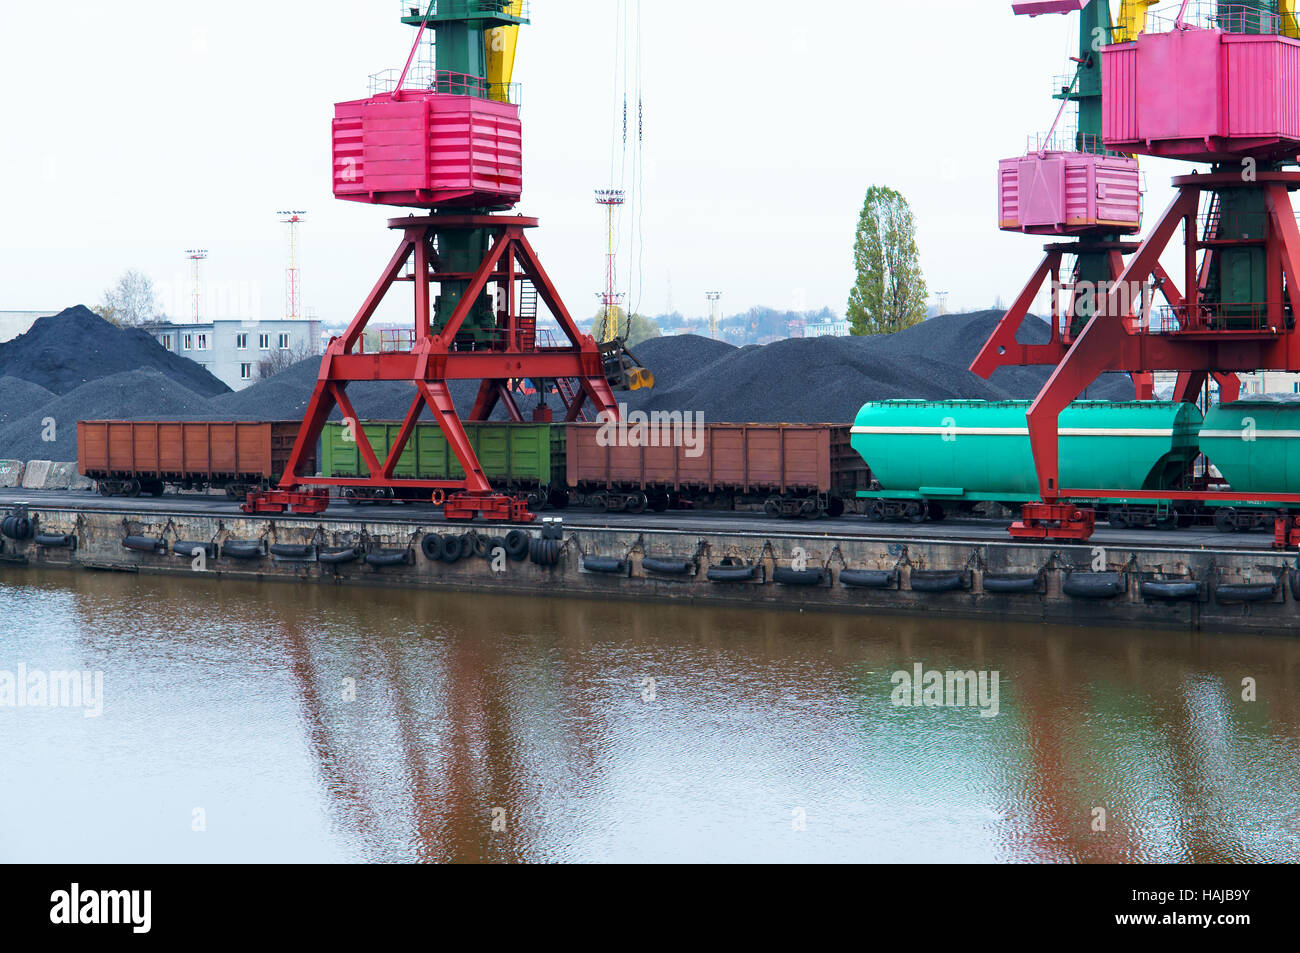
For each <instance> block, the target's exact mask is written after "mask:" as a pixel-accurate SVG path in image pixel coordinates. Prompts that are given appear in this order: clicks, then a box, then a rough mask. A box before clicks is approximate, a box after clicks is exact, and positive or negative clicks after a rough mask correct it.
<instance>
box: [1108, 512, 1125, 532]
mask: <svg viewBox="0 0 1300 953" xmlns="http://www.w3.org/2000/svg"><path fill="white" fill-rule="evenodd" d="M1106 522H1107V523H1109V524H1110V528H1111V529H1128V520H1126V519H1125V518H1124V511H1123V510H1122V509H1120V508H1119V507H1118V506H1112V507H1111V508H1110V509H1109V510H1107V511H1106Z"/></svg>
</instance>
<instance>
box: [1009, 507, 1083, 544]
mask: <svg viewBox="0 0 1300 953" xmlns="http://www.w3.org/2000/svg"><path fill="white" fill-rule="evenodd" d="M1096 529H1097V512H1096V511H1095V510H1089V509H1084V508H1083V507H1079V506H1070V505H1068V504H1065V503H1026V504H1025V505H1024V507H1023V508H1022V509H1021V511H1020V521H1019V522H1018V523H1013V524H1012V525H1011V535H1012V537H1014V538H1015V539H1063V540H1073V541H1075V542H1084V541H1085V540H1089V539H1092V534H1093V533H1094V532H1095V531H1096Z"/></svg>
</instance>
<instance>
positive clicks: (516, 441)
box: [78, 421, 870, 519]
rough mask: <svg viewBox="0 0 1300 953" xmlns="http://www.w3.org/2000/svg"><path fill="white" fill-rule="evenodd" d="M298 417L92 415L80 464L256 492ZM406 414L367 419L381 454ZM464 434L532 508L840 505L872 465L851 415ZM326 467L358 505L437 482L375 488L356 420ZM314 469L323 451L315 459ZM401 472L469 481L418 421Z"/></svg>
mask: <svg viewBox="0 0 1300 953" xmlns="http://www.w3.org/2000/svg"><path fill="white" fill-rule="evenodd" d="M298 426H299V425H298V424H296V423H266V424H253V423H249V424H244V423H240V424H234V423H183V424H182V423H157V422H143V421H134V422H103V421H87V422H83V423H81V424H80V425H79V430H78V466H79V469H80V471H81V473H82V474H83V475H85V476H87V477H89V478H91V479H93V480H95V481H96V482H97V484H98V486H99V490H100V492H101V493H103V494H105V495H118V494H121V495H127V496H138V495H140V493H141V492H146V493H151V494H154V495H158V494H161V493H162V492H163V490H164V488H165V487H166V486H172V487H174V488H176V489H177V490H181V491H206V490H208V489H212V488H216V489H222V488H224V489H225V490H226V494H227V496H230V497H231V498H242V497H243V496H244V495H245V494H246V493H247V492H248V491H249V490H251V489H259V488H267V487H270V486H274V485H276V484H278V483H279V481H280V478H281V476H282V474H283V470H284V467H285V466H286V465H287V462H288V458H289V454H290V452H291V451H292V448H293V444H294V439H295V437H296V435H297V432H298ZM401 429H402V424H400V423H396V422H386V421H374V422H367V423H364V424H362V425H361V430H362V432H363V433H364V436H365V438H366V440H367V441H368V442H369V444H370V446H371V447H372V449H373V450H374V451H375V454H376V455H377V456H378V458H379V459H380V460H383V459H386V457H387V456H388V454H389V451H390V449H391V447H392V446H393V443H394V442H395V440H396V438H397V435H398V434H399V432H400V431H401ZM465 429H466V433H467V435H468V437H469V440H470V443H471V445H472V446H473V447H474V450H475V452H476V454H477V456H478V459H479V463H480V465H481V466H482V467H483V471H484V473H485V475H486V476H487V478H488V480H489V481H490V482H491V483H492V485H493V486H494V487H496V488H497V489H498V490H501V491H503V492H508V493H512V494H515V495H517V496H520V497H522V498H525V499H527V501H528V503H529V504H530V506H531V507H532V508H533V509H535V510H540V509H544V508H546V507H548V506H554V507H564V506H567V505H569V503H570V502H577V503H579V504H583V505H587V506H590V507H592V508H594V509H596V510H597V511H598V512H607V511H608V512H628V513H644V512H645V511H646V510H653V511H656V512H664V511H666V510H668V509H670V508H671V509H681V508H697V509H724V510H729V509H735V508H737V507H738V506H752V507H761V508H762V509H763V510H764V511H765V512H767V513H768V514H769V515H771V516H797V517H803V518H806V519H814V518H817V517H819V516H822V515H830V516H839V515H840V514H842V513H843V512H844V511H845V508H846V506H852V507H856V506H857V505H858V498H857V493H858V491H860V490H863V489H866V488H867V487H869V486H870V471H869V469H868V467H867V465H866V464H865V463H864V462H863V461H862V459H861V458H860V457H858V456H857V454H855V453H854V452H853V448H852V446H851V445H850V429H851V428H850V427H849V426H848V425H847V424H839V425H832V424H699V425H698V427H695V428H689V429H688V428H686V427H685V426H684V425H683V424H682V422H680V421H679V422H678V424H676V425H672V426H670V427H669V428H668V429H667V430H666V431H661V430H658V429H655V428H647V429H644V430H636V429H632V430H629V429H627V428H613V429H612V430H611V428H608V427H606V426H604V425H601V424H589V423H587V424H583V423H566V424H549V423H537V424H522V423H477V424H467V425H466V428H465ZM320 453H321V466H320V471H321V476H323V477H326V478H330V479H337V480H350V479H355V480H356V481H357V482H356V484H355V485H350V486H344V488H343V490H342V496H343V498H344V499H346V500H347V501H349V502H350V503H354V504H361V503H395V502H417V501H418V502H428V501H429V498H430V497H429V492H428V491H427V490H424V491H420V490H407V491H403V490H394V489H391V488H388V487H382V488H374V487H370V486H368V485H367V484H366V483H365V481H366V479H367V477H368V475H369V469H368V467H367V466H366V464H365V462H364V459H363V456H362V453H361V450H360V446H359V445H358V443H357V432H356V430H355V428H354V427H353V426H352V425H349V424H344V423H331V424H328V425H326V427H325V429H324V431H323V433H322V435H321V442H320ZM310 466H311V468H312V469H313V470H314V469H315V460H312V461H311V462H310ZM394 476H395V477H396V478H397V479H398V480H401V479H410V480H424V481H428V480H460V479H464V476H465V474H464V470H463V469H462V467H461V466H460V463H459V461H458V460H457V459H456V456H455V454H454V453H452V451H451V448H450V447H449V445H448V443H447V440H446V437H445V436H444V435H443V433H442V430H441V429H440V428H439V427H438V426H437V425H435V424H424V425H420V426H417V427H416V428H415V431H414V433H413V434H412V437H411V439H410V441H409V442H408V443H407V445H406V449H405V450H404V451H403V453H402V456H401V457H400V458H399V459H398V462H397V466H396V469H395V471H394Z"/></svg>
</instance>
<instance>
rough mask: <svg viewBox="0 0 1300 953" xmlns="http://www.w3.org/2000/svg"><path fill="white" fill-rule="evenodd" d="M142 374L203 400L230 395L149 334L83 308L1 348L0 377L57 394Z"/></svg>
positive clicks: (41, 323)
mask: <svg viewBox="0 0 1300 953" xmlns="http://www.w3.org/2000/svg"><path fill="white" fill-rule="evenodd" d="M139 370H147V371H154V372H156V373H158V374H161V375H162V376H163V377H166V378H168V379H169V380H171V381H172V382H173V383H175V384H178V385H180V386H181V387H183V388H185V390H187V391H189V392H190V393H193V394H199V395H201V396H204V397H215V396H217V395H218V394H225V393H229V391H230V388H229V387H227V386H226V385H225V384H223V383H221V381H220V380H218V379H217V378H216V377H214V376H213V375H212V374H211V373H209V372H208V371H207V370H205V369H204V368H202V367H200V366H199V365H198V364H196V363H194V362H193V361H191V360H190V359H189V358H186V357H181V356H180V355H179V354H174V353H172V352H171V351H169V350H167V349H166V348H165V347H163V346H162V345H161V344H159V343H158V342H157V341H155V340H154V339H153V337H152V336H150V335H149V334H148V333H146V332H145V331H141V330H140V329H139V328H119V327H115V326H114V325H112V324H109V323H108V322H107V321H105V320H104V319H103V318H101V317H100V316H99V315H97V314H95V313H94V312H93V311H91V310H90V309H89V308H86V307H83V306H81V305H78V306H76V307H73V308H68V309H67V310H66V311H63V312H61V313H59V314H56V315H54V316H53V317H49V318H42V319H41V320H39V321H37V322H36V323H35V324H34V325H33V326H32V329H31V330H30V331H28V332H27V333H26V334H24V335H21V336H20V337H17V338H14V339H13V340H12V341H9V342H7V343H5V344H0V376H8V377H18V378H21V379H22V380H25V381H30V382H31V383H33V384H36V385H38V386H40V387H44V388H45V389H46V390H48V391H51V392H53V393H55V394H68V393H71V392H72V391H74V390H76V389H77V388H78V387H81V386H82V385H83V384H87V383H89V382H91V381H96V380H99V379H101V378H104V377H111V376H113V375H115V374H122V373H126V372H128V371H139Z"/></svg>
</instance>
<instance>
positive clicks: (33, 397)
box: [0, 308, 1133, 461]
mask: <svg viewBox="0 0 1300 953" xmlns="http://www.w3.org/2000/svg"><path fill="white" fill-rule="evenodd" d="M1000 318H1001V313H995V312H983V313H980V314H971V315H948V316H945V317H941V318H934V319H932V320H930V321H927V322H925V323H924V324H921V325H918V326H917V327H915V328H911V329H909V330H907V331H903V332H901V333H899V334H895V335H891V336H881V337H870V338H817V339H808V340H804V339H794V340H788V341H779V342H777V343H775V344H769V345H767V346H764V347H745V348H736V347H733V346H731V345H729V344H724V343H722V342H719V341H712V340H709V339H707V338H702V337H696V336H676V337H664V338H656V339H654V340H650V341H646V342H644V343H643V344H641V345H639V346H638V347H637V348H636V353H637V356H638V358H640V360H641V361H642V362H643V363H645V365H646V366H647V367H648V368H650V370H651V371H653V372H654V374H655V377H656V379H657V381H658V385H657V386H656V388H655V389H654V390H651V391H637V392H635V393H632V394H626V393H621V394H619V395H617V396H618V398H619V400H621V401H625V402H626V403H628V404H629V405H630V407H631V409H632V410H646V411H653V410H661V411H674V410H676V411H687V412H696V411H698V412H701V413H703V414H704V416H705V419H706V420H708V421H718V422H727V421H733V422H749V421H753V422H760V423H768V422H780V421H788V422H791V423H824V422H849V421H852V420H853V419H854V418H855V417H856V416H857V413H858V410H859V409H860V408H861V406H862V404H864V403H865V402H867V401H869V400H900V399H919V400H952V399H974V400H1011V399H1017V400H1024V399H1029V398H1032V397H1034V396H1035V395H1036V394H1037V393H1038V391H1039V389H1040V388H1041V387H1042V385H1043V384H1044V383H1045V382H1046V380H1047V376H1048V369H1047V368H1003V369H1002V370H1000V371H999V372H998V373H997V374H996V375H994V377H993V379H992V380H991V381H984V380H980V379H979V378H977V377H975V376H974V375H973V374H971V373H970V371H968V370H967V367H968V366H969V365H970V362H971V361H972V360H973V359H974V357H975V354H976V352H977V351H978V350H979V349H980V347H981V346H982V345H983V344H984V342H985V341H986V340H987V339H988V336H989V334H990V333H992V330H993V327H994V325H995V324H996V323H997V321H998V320H999V319H1000ZM1028 324H1029V327H1028V328H1026V329H1025V330H1024V331H1022V339H1023V340H1024V341H1026V343H1035V342H1042V341H1045V340H1046V339H1047V337H1048V327H1047V325H1046V324H1044V323H1043V322H1041V321H1036V320H1034V321H1030V322H1028ZM128 365H129V366H128ZM319 372H320V359H319V358H309V359H308V360H305V361H302V362H301V363H299V364H296V365H294V366H293V367H290V368H289V369H287V370H285V371H284V372H282V373H280V374H277V375H276V376H274V377H272V378H270V379H268V380H265V381H260V382H258V383H257V384H254V385H253V386H251V387H249V388H247V389H245V390H243V391H239V392H231V391H230V389H229V388H227V387H226V386H225V385H224V384H222V383H221V382H220V381H219V380H217V378H215V377H213V376H212V375H211V374H210V373H208V372H207V371H206V370H204V369H203V368H201V367H199V365H197V364H195V363H193V362H192V361H189V360H188V359H186V358H183V357H179V356H177V355H175V354H172V353H171V352H169V351H167V350H165V349H164V348H162V347H161V346H159V345H158V344H157V343H156V342H155V341H154V340H153V339H152V338H151V337H149V335H147V334H145V333H143V332H140V331H124V330H121V329H119V328H115V327H113V326H112V325H110V324H108V323H107V322H105V321H103V320H102V319H100V318H99V317H98V316H96V315H94V314H92V313H91V312H89V311H87V310H86V309H85V308H71V309H69V310H67V311H64V312H63V313H62V314H60V315H57V316H55V317H53V318H44V319H42V320H41V321H38V322H37V323H36V325H35V326H33V328H32V330H31V331H30V332H28V333H27V334H25V335H23V336H22V337H20V338H17V339H15V340H14V341H12V342H10V343H8V344H5V345H0V458H4V459H21V460H63V461H70V460H75V459H76V458H77V422H78V421H80V420H133V419H134V420H300V419H301V418H302V417H303V415H304V414H305V413H306V410H307V403H308V401H309V400H310V398H311V394H312V390H313V388H314V387H315V384H316V378H317V375H318V374H319ZM478 387H479V384H478V382H477V381H459V382H456V383H453V384H452V385H451V390H452V397H453V400H454V401H455V403H456V407H457V409H458V410H459V411H460V413H461V414H462V415H463V416H468V414H469V411H470V409H471V407H472V406H473V404H474V399H475V397H476V395H477V393H478ZM348 396H349V397H350V398H351V399H352V402H353V405H354V406H355V407H356V410H357V414H358V416H360V417H361V418H362V419H364V420H401V419H402V418H404V417H405V416H406V413H407V411H408V410H409V408H410V406H411V401H412V400H413V399H414V396H415V392H414V389H413V388H412V387H411V385H410V384H408V383H405V382H358V383H354V384H352V385H351V386H349V388H348ZM1084 396H1085V397H1088V398H1091V399H1096V400H1131V399H1132V398H1133V385H1132V383H1131V382H1130V381H1129V379H1128V378H1127V377H1125V376H1123V375H1117V374H1111V375H1107V377H1105V378H1103V379H1102V381H1100V382H1098V384H1097V385H1096V386H1094V387H1093V388H1092V389H1090V390H1089V391H1088V392H1087V393H1086V394H1085V395H1084ZM520 403H521V409H522V410H523V412H524V414H525V416H529V415H531V412H532V409H533V408H534V407H535V406H536V398H530V397H524V398H523V399H522V400H521V402H520ZM551 406H552V409H554V410H557V411H558V410H559V409H560V408H559V406H558V402H557V401H556V400H555V398H553V397H552V399H551ZM341 417H342V414H341V413H340V412H339V411H338V410H337V409H336V410H335V412H334V414H333V419H335V420H339V419H341ZM430 419H431V415H430V414H429V413H428V412H427V411H426V412H425V414H424V415H423V417H422V420H424V421H426V422H427V421H429V420H430ZM493 419H496V420H504V419H506V414H505V411H504V410H503V409H502V408H500V407H498V408H497V410H496V412H495V414H494V415H493ZM51 424H52V427H51ZM51 438H52V439H51Z"/></svg>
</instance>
